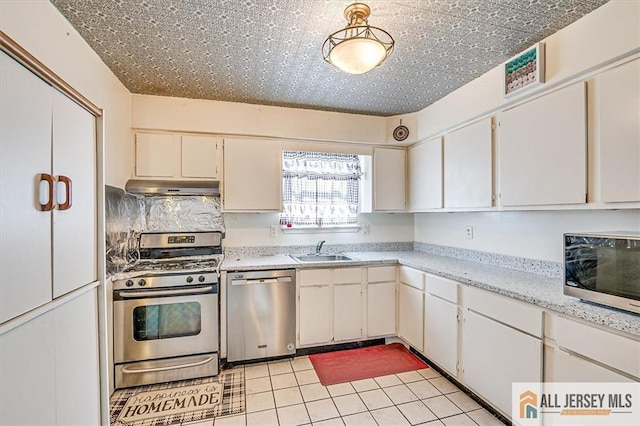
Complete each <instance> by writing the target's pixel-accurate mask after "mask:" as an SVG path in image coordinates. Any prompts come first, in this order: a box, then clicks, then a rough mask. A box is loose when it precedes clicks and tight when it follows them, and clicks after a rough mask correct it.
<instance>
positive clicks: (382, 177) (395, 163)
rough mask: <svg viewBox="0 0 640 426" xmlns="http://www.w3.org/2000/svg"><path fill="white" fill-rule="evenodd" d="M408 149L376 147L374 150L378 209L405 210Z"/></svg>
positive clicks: (374, 174)
mask: <svg viewBox="0 0 640 426" xmlns="http://www.w3.org/2000/svg"><path fill="white" fill-rule="evenodd" d="M406 157H407V155H406V151H405V150H404V149H388V148H375V149H374V150H373V208H374V210H376V211H404V210H405V208H406V206H405V202H406V199H405V198H406V196H405V188H406V182H407V176H406Z"/></svg>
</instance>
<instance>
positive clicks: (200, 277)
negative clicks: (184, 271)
mask: <svg viewBox="0 0 640 426" xmlns="http://www.w3.org/2000/svg"><path fill="white" fill-rule="evenodd" d="M198 281H200V282H201V283H203V282H204V275H200V276H199V277H198Z"/></svg>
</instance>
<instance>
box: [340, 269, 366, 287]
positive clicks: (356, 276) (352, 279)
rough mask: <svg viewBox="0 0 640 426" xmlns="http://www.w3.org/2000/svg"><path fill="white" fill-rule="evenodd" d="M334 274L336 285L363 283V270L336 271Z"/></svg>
mask: <svg viewBox="0 0 640 426" xmlns="http://www.w3.org/2000/svg"><path fill="white" fill-rule="evenodd" d="M333 274H334V275H333V277H334V283H336V284H354V283H358V284H359V283H361V282H362V268H340V269H335V270H334V271H333Z"/></svg>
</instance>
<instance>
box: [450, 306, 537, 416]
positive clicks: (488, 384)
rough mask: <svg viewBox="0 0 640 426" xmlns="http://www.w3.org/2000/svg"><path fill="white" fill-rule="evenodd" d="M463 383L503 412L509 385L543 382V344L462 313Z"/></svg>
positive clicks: (508, 408)
mask: <svg viewBox="0 0 640 426" xmlns="http://www.w3.org/2000/svg"><path fill="white" fill-rule="evenodd" d="M461 349H462V351H461V356H462V372H461V378H462V382H463V383H464V384H465V385H466V386H468V387H469V388H470V389H472V390H473V391H475V392H477V393H478V395H480V396H482V397H483V398H484V399H485V400H487V401H488V402H490V403H492V404H493V405H494V406H496V407H497V408H498V409H499V410H501V411H502V412H503V413H505V414H507V415H509V416H510V413H511V393H512V392H511V384H512V383H513V382H540V381H542V341H541V340H540V339H538V338H535V337H532V336H530V335H528V334H525V333H522V332H520V331H518V330H516V329H513V328H511V327H507V326H506V325H503V324H501V323H499V322H497V321H494V320H492V319H489V318H486V317H484V316H482V315H479V314H477V313H474V312H472V311H469V310H466V311H464V317H463V322H462V339H461Z"/></svg>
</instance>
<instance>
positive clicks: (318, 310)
mask: <svg viewBox="0 0 640 426" xmlns="http://www.w3.org/2000/svg"><path fill="white" fill-rule="evenodd" d="M298 304H299V309H300V328H299V331H298V336H299V340H300V344H301V345H311V344H326V343H329V342H331V340H332V338H333V315H332V313H333V295H332V291H331V287H330V286H328V285H315V286H309V287H306V286H305V287H300V294H299V302H298Z"/></svg>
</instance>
